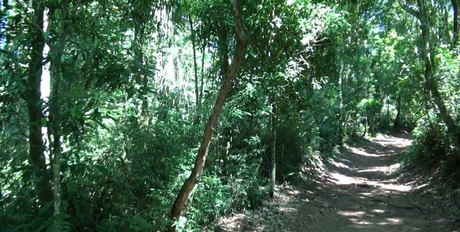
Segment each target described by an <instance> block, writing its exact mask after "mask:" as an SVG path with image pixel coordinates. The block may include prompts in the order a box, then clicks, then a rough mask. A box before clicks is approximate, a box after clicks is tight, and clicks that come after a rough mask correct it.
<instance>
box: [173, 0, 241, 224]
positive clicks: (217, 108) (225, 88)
mask: <svg viewBox="0 0 460 232" xmlns="http://www.w3.org/2000/svg"><path fill="white" fill-rule="evenodd" d="M230 5H231V10H232V13H233V19H234V22H235V27H236V40H237V43H236V48H235V54H234V58H233V61H232V64H231V65H230V69H229V71H228V73H227V75H226V76H225V78H224V80H223V82H222V86H221V88H220V91H219V94H218V96H217V99H216V102H215V104H214V108H213V111H212V113H211V116H210V117H209V121H208V123H207V125H206V128H205V130H204V133H203V140H202V141H201V145H200V148H199V150H198V154H197V156H196V160H195V165H194V167H193V169H192V173H191V174H190V176H189V177H188V178H187V180H186V181H185V182H184V184H183V185H182V188H181V189H180V191H179V193H178V195H177V197H176V199H175V200H174V203H173V206H172V209H171V212H170V217H171V219H172V221H173V223H172V224H171V225H170V227H169V229H168V230H169V231H175V230H176V226H175V222H176V220H177V219H178V218H179V217H180V215H181V213H182V210H183V209H184V207H185V204H186V203H187V200H188V197H189V195H190V192H191V191H192V190H193V188H194V187H195V185H196V184H197V183H198V182H199V181H200V179H201V175H202V173H203V169H204V165H205V163H206V157H207V154H208V149H209V144H210V142H211V138H212V135H213V132H214V130H215V127H216V124H217V119H218V118H219V115H220V113H221V112H222V108H223V105H224V103H225V99H226V98H227V95H228V92H229V91H230V89H231V87H232V84H233V81H234V79H235V77H236V75H237V72H238V69H239V66H240V64H241V62H242V61H243V58H244V54H245V53H246V49H247V46H248V42H249V37H248V34H247V29H246V27H245V26H244V24H243V20H242V17H241V15H240V12H239V8H238V4H237V0H230Z"/></svg>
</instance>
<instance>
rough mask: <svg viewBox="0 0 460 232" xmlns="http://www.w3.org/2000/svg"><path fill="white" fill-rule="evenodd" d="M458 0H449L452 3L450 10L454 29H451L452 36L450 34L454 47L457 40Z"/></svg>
mask: <svg viewBox="0 0 460 232" xmlns="http://www.w3.org/2000/svg"><path fill="white" fill-rule="evenodd" d="M457 1H458V0H451V3H452V11H453V21H454V29H453V36H452V47H455V46H456V44H457V41H458V21H459V18H458V3H457Z"/></svg>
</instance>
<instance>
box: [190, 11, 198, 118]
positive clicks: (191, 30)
mask: <svg viewBox="0 0 460 232" xmlns="http://www.w3.org/2000/svg"><path fill="white" fill-rule="evenodd" d="M188 23H189V27H190V34H191V40H192V50H193V75H194V78H195V105H196V116H195V123H196V124H199V123H200V120H201V119H200V115H201V106H200V105H201V100H200V91H199V87H198V61H197V60H196V59H197V58H196V44H195V30H194V29H193V21H192V17H191V16H190V15H189V16H188Z"/></svg>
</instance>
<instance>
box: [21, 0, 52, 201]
mask: <svg viewBox="0 0 460 232" xmlns="http://www.w3.org/2000/svg"><path fill="white" fill-rule="evenodd" d="M32 8H33V18H32V23H31V25H30V28H29V33H30V38H31V43H30V47H31V49H30V61H29V66H28V77H27V87H26V88H27V93H26V97H27V111H28V114H29V122H28V124H29V157H30V161H31V164H32V167H33V172H34V184H35V190H36V191H37V193H38V199H39V201H40V202H41V203H44V204H46V203H48V202H51V201H52V200H53V191H52V188H51V182H50V173H49V170H48V168H47V165H46V161H45V154H44V152H45V148H44V145H43V139H42V132H41V128H42V126H43V119H44V118H43V113H42V107H43V102H42V99H40V97H41V93H40V83H41V78H42V68H43V48H44V46H45V36H44V34H43V17H44V11H45V4H44V1H42V0H37V1H33V2H32Z"/></svg>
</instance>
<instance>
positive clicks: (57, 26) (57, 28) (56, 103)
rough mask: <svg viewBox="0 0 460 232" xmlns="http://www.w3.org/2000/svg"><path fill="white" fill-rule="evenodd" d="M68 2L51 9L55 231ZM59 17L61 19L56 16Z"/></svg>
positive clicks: (58, 211)
mask: <svg viewBox="0 0 460 232" xmlns="http://www.w3.org/2000/svg"><path fill="white" fill-rule="evenodd" d="M68 5H69V2H68V0H63V1H61V2H60V4H59V11H60V12H59V14H57V13H55V12H56V10H58V9H50V11H49V19H50V27H49V28H50V31H51V32H52V33H55V34H57V35H58V41H57V43H56V44H49V46H50V57H51V65H50V71H51V73H50V82H51V85H52V86H51V95H50V114H49V117H50V122H51V124H52V132H53V145H52V147H53V149H52V154H53V159H54V162H53V179H54V181H53V183H54V223H53V229H54V231H61V225H62V217H61V110H60V109H61V103H60V98H61V96H60V91H59V89H60V88H61V86H60V83H61V73H62V70H61V63H62V56H63V53H64V44H65V35H66V31H65V30H66V25H65V21H66V18H67V11H68ZM57 15H59V18H56V16H57Z"/></svg>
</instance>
